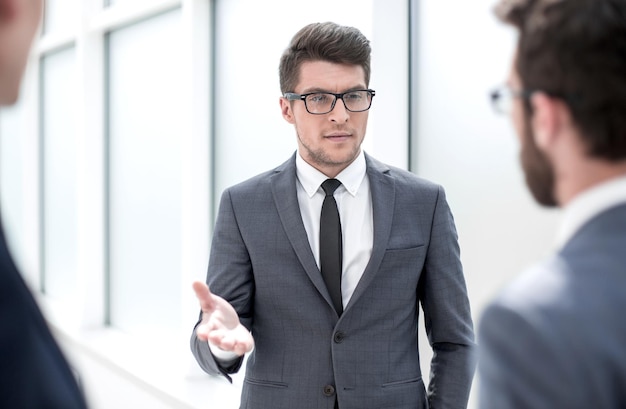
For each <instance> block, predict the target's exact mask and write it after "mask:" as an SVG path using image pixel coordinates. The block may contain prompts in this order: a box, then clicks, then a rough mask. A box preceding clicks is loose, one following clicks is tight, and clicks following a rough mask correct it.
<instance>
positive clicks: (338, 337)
mask: <svg viewBox="0 0 626 409" xmlns="http://www.w3.org/2000/svg"><path fill="white" fill-rule="evenodd" d="M333 339H334V340H335V343H337V344H341V343H342V342H343V340H344V339H346V334H344V333H343V332H335V336H334V338H333Z"/></svg>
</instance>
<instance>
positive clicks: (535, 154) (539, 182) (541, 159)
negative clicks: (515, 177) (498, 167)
mask: <svg viewBox="0 0 626 409" xmlns="http://www.w3.org/2000/svg"><path fill="white" fill-rule="evenodd" d="M524 122H525V123H524V130H523V135H522V146H521V151H520V161H521V164H522V169H523V170H524V175H525V178H526V185H527V186H528V189H529V190H530V192H531V194H532V195H533V197H534V198H535V200H536V201H537V203H539V204H540V205H542V206H546V207H555V206H558V202H557V200H556V195H555V174H554V167H553V166H552V163H551V162H550V160H549V159H548V158H547V157H546V155H545V154H544V153H543V152H542V151H541V150H539V147H538V146H537V144H536V143H535V138H534V134H533V131H532V129H531V127H530V119H529V118H528V117H526V118H525V121H524Z"/></svg>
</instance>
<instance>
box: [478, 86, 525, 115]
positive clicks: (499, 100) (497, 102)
mask: <svg viewBox="0 0 626 409" xmlns="http://www.w3.org/2000/svg"><path fill="white" fill-rule="evenodd" d="M532 93H533V91H529V90H514V89H512V88H511V87H510V86H508V85H501V86H500V87H498V88H496V89H494V90H493V91H491V92H490V93H489V99H490V101H491V106H492V107H493V109H494V111H496V112H497V113H499V114H508V113H510V112H511V108H512V107H513V99H515V98H521V99H528V98H530V96H531V95H532Z"/></svg>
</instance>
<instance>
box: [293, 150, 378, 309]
mask: <svg viewBox="0 0 626 409" xmlns="http://www.w3.org/2000/svg"><path fill="white" fill-rule="evenodd" d="M296 176H297V179H298V183H297V191H298V204H299V205H300V213H301V215H302V222H303V223H304V228H305V230H306V234H307V237H308V238H309V244H310V245H311V250H312V251H313V255H314V256H315V261H316V262H317V265H318V267H319V265H320V214H321V211H322V202H323V201H324V197H325V196H326V194H325V193H324V190H323V189H322V183H323V182H324V181H325V180H326V179H328V176H326V175H324V174H323V173H322V172H320V171H319V170H317V169H315V168H314V167H313V166H311V165H309V164H308V163H307V162H305V161H304V159H302V157H301V156H300V153H299V152H298V154H297V155H296ZM335 179H337V180H339V181H340V182H341V186H339V187H338V188H337V190H335V193H334V197H335V200H336V201H337V208H338V209H339V218H340V220H341V235H342V248H343V263H342V274H341V298H342V302H343V307H344V309H345V307H346V305H348V301H350V297H352V294H353V293H354V290H355V288H356V286H357V284H358V283H359V280H360V279H361V276H362V275H363V272H364V271H365V267H366V266H367V263H368V262H369V260H370V256H371V255H372V246H373V243H374V221H373V216H372V195H371V194H370V183H369V178H367V174H366V166H365V155H364V153H363V151H361V153H360V154H359V156H358V157H357V158H356V159H355V160H354V162H352V163H351V164H350V165H349V166H348V167H347V168H345V169H344V170H342V171H341V173H339V174H338V175H337V176H336V177H335Z"/></svg>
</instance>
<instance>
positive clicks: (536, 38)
mask: <svg viewBox="0 0 626 409" xmlns="http://www.w3.org/2000/svg"><path fill="white" fill-rule="evenodd" d="M495 12H496V15H497V16H498V17H499V18H500V19H501V20H502V21H504V22H507V23H509V24H512V25H513V26H515V27H516V28H517V29H518V31H519V39H518V44H517V59H516V66H515V68H516V69H517V73H518V75H519V77H520V79H521V81H522V84H523V87H524V89H526V90H529V91H544V92H546V93H547V94H549V95H552V96H555V97H559V98H561V99H562V100H563V101H564V102H565V103H566V104H567V106H568V108H569V109H570V112H571V113H572V117H573V120H574V122H575V124H576V126H577V128H578V130H579V132H580V134H581V138H582V139H583V142H584V143H585V144H586V147H587V151H588V154H589V155H591V156H594V157H599V158H603V159H607V160H612V161H617V160H622V159H626V1H624V0H501V1H500V3H499V4H498V5H497V6H496V8H495Z"/></svg>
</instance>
